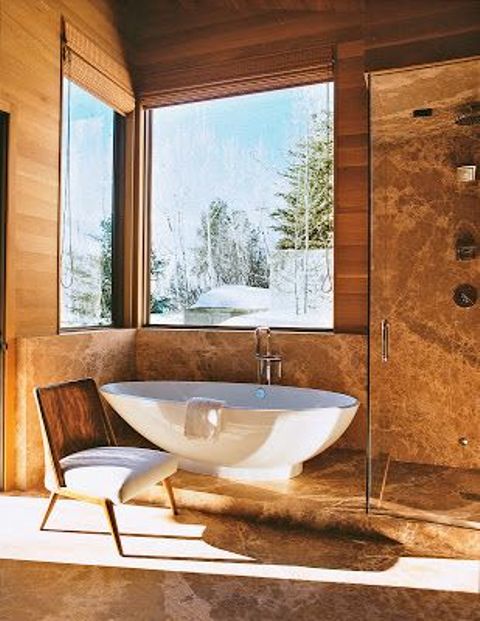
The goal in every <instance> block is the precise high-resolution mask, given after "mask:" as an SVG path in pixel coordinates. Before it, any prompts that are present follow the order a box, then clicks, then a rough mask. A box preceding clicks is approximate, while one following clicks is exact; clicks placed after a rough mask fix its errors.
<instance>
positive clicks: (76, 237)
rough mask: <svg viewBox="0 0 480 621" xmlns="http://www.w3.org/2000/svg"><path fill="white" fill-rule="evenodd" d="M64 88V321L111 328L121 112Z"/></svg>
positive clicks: (68, 86)
mask: <svg viewBox="0 0 480 621" xmlns="http://www.w3.org/2000/svg"><path fill="white" fill-rule="evenodd" d="M63 92H64V101H63V111H64V112H63V133H62V136H63V144H62V231H61V308H60V325H61V327H62V328H72V327H90V326H91V327H94V326H108V325H112V323H113V322H114V309H113V302H112V283H113V263H114V262H113V244H114V226H115V221H114V216H115V202H116V192H115V176H116V174H117V173H118V170H116V167H115V133H116V130H115V128H116V127H118V124H117V122H116V121H117V119H116V117H117V116H118V115H117V114H116V113H115V112H114V111H113V110H112V109H111V108H110V107H108V106H107V105H105V104H104V103H103V102H101V101H100V100H99V99H96V98H95V97H94V96H93V95H91V94H90V93H88V92H87V91H85V90H83V89H82V88H80V87H79V86H77V85H76V84H75V83H74V82H71V81H70V80H68V79H64V89H63Z"/></svg>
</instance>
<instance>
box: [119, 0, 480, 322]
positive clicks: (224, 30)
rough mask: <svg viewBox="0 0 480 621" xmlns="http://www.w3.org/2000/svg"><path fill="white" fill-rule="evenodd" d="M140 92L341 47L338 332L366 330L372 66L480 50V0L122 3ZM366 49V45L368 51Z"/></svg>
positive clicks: (145, 94) (151, 93)
mask: <svg viewBox="0 0 480 621" xmlns="http://www.w3.org/2000/svg"><path fill="white" fill-rule="evenodd" d="M118 10H119V18H120V21H121V24H122V29H123V32H124V33H125V37H126V40H127V42H129V46H128V47H129V49H130V54H129V60H130V63H131V66H132V72H133V79H134V82H135V85H136V90H137V95H138V96H139V97H140V98H141V99H144V100H145V101H147V102H149V101H152V98H154V97H155V94H156V93H158V92H159V91H160V90H161V89H162V88H164V87H165V85H168V87H169V88H171V89H175V88H177V89H182V88H185V89H189V88H191V87H192V86H194V85H198V84H199V83H202V81H203V83H205V84H207V83H209V81H211V80H212V79H215V80H221V78H222V75H223V76H224V77H225V78H227V79H228V78H230V77H231V75H232V72H233V73H235V71H238V69H239V67H243V68H244V67H245V66H246V64H247V63H248V62H249V60H250V61H251V59H252V57H254V56H255V55H258V54H259V50H260V51H261V50H262V49H263V50H264V51H267V50H268V51H272V50H274V51H275V53H276V54H278V56H279V57H281V55H282V54H284V55H290V54H292V53H299V51H301V50H302V49H308V48H309V47H310V46H312V45H313V44H315V45H317V46H318V45H320V44H330V45H333V46H336V47H337V67H336V76H337V80H338V82H339V84H338V85H337V88H336V94H337V100H338V101H337V104H336V105H337V118H336V120H337V136H336V144H337V149H338V152H337V156H336V173H337V181H336V209H337V215H336V241H337V244H338V248H337V249H336V252H335V269H336V275H335V285H336V288H335V328H336V330H337V331H339V332H364V331H365V330H366V329H367V294H368V278H367V250H368V249H367V240H368V218H367V216H366V213H367V212H366V210H367V205H368V183H367V141H368V136H367V105H366V89H365V85H364V81H363V76H364V72H365V71H369V70H377V69H394V68H398V67H404V66H408V65H413V64H423V63H430V62H435V61H438V60H447V59H452V58H461V57H466V56H472V55H475V54H480V2H479V1H478V0H455V2H452V1H451V0H428V1H427V2H418V1H414V0H402V1H401V2H398V1H397V0H337V1H336V2H330V1H328V0H315V1H309V0H272V1H271V2H250V1H249V0H237V1H236V2H235V3H234V6H232V5H230V4H228V5H227V3H225V4H222V3H221V2H218V0H204V1H203V2H202V3H188V2H183V1H181V0H177V1H176V0H172V1H171V2H168V3H167V2H161V1H159V0H123V1H122V2H121V3H119V4H118ZM362 48H363V49H362Z"/></svg>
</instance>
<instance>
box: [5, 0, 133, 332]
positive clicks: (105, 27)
mask: <svg viewBox="0 0 480 621" xmlns="http://www.w3.org/2000/svg"><path fill="white" fill-rule="evenodd" d="M62 15H64V16H66V17H67V18H68V19H70V20H71V21H72V22H73V23H75V24H76V25H78V27H79V28H81V29H82V30H83V31H84V32H86V33H87V34H89V35H90V36H91V37H93V38H94V39H95V41H97V42H98V44H99V45H100V46H102V47H103V48H104V49H105V50H106V51H108V52H109V53H110V54H111V55H114V57H115V58H117V59H119V60H120V61H121V62H124V61H123V49H122V45H121V41H120V38H119V35H118V32H117V30H116V28H115V21H114V16H113V13H112V10H111V7H110V4H109V2H108V1H107V0H0V108H1V109H6V110H7V111H10V112H11V123H12V131H11V144H10V153H9V157H10V173H11V174H10V178H9V180H10V196H9V231H8V232H9V237H8V254H9V265H8V283H7V288H8V291H7V299H8V304H9V308H8V309H7V321H8V334H9V335H10V336H11V337H15V336H28V335H42V334H53V333H55V332H56V331H57V321H58V317H57V314H58V313H57V295H58V292H57V281H58V278H57V259H58V257H57V228H58V197H59V140H60V134H59V131H60V92H61V91H60V86H61V80H60V27H61V16H62Z"/></svg>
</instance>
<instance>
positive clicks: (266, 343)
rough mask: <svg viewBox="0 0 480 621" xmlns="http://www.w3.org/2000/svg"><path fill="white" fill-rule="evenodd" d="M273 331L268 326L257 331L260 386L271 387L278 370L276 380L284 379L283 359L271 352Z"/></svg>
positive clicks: (256, 344) (256, 346)
mask: <svg viewBox="0 0 480 621" xmlns="http://www.w3.org/2000/svg"><path fill="white" fill-rule="evenodd" d="M271 338H272V331H271V329H270V328H269V327H268V326H259V327H258V328H256V329H255V359H256V361H257V381H258V383H259V384H267V385H270V384H271V383H272V379H273V373H272V371H273V370H274V369H275V370H276V376H275V377H276V379H278V380H279V379H281V377H282V357H281V356H280V355H279V354H273V353H272V350H271Z"/></svg>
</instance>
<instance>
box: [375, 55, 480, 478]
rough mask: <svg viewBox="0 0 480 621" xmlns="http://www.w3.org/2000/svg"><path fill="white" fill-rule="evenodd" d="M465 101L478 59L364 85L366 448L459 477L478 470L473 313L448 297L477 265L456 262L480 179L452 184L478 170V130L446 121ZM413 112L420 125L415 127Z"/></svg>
mask: <svg viewBox="0 0 480 621" xmlns="http://www.w3.org/2000/svg"><path fill="white" fill-rule="evenodd" d="M472 101H480V61H479V60H476V61H464V62H458V63H451V64H448V65H442V66H435V67H429V68H421V69H417V70H409V71H405V72H400V73H393V74H384V75H377V76H374V77H373V78H372V80H371V106H372V107H371V115H372V119H371V128H372V154H373V159H372V170H373V221H372V224H373V227H372V235H373V251H372V273H371V292H372V298H371V326H370V328H371V346H372V349H371V362H372V365H371V379H372V384H371V403H372V412H373V417H372V423H373V427H372V429H373V448H374V451H375V452H376V453H389V454H390V455H391V456H392V457H393V458H394V459H400V460H405V461H418V462H425V463H433V464H439V465H450V466H459V467H465V468H472V467H475V468H478V467H480V356H479V337H480V303H478V302H477V304H476V305H475V306H473V307H471V308H459V307H458V306H456V305H455V304H454V302H453V300H452V294H453V290H454V288H455V287H456V286H457V285H459V284H461V283H471V284H472V285H474V286H475V287H477V288H479V289H480V260H479V258H478V257H477V259H475V260H474V261H465V262H461V261H457V260H456V254H455V243H456V240H457V238H458V237H459V236H460V234H461V233H462V232H464V231H469V232H470V233H471V234H472V235H473V236H474V238H475V239H476V243H477V244H478V243H479V242H480V176H479V175H478V173H477V180H476V181H475V182H473V183H470V184H463V183H459V182H458V181H457V178H456V167H457V166H461V165H465V164H476V165H477V167H479V166H480V125H477V126H463V127H462V126H458V125H456V124H455V122H454V121H455V119H456V118H457V116H458V115H459V114H460V110H461V108H462V106H464V105H465V104H467V103H468V102H472ZM419 108H423V109H425V108H430V109H431V110H432V114H431V116H425V117H418V118H415V117H414V116H413V114H412V113H413V110H414V109H419ZM382 319H388V321H389V322H390V354H389V360H388V362H386V363H383V362H382V359H381V338H380V323H381V321H382ZM462 438H465V439H467V441H468V444H466V445H465V444H464V443H462Z"/></svg>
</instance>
